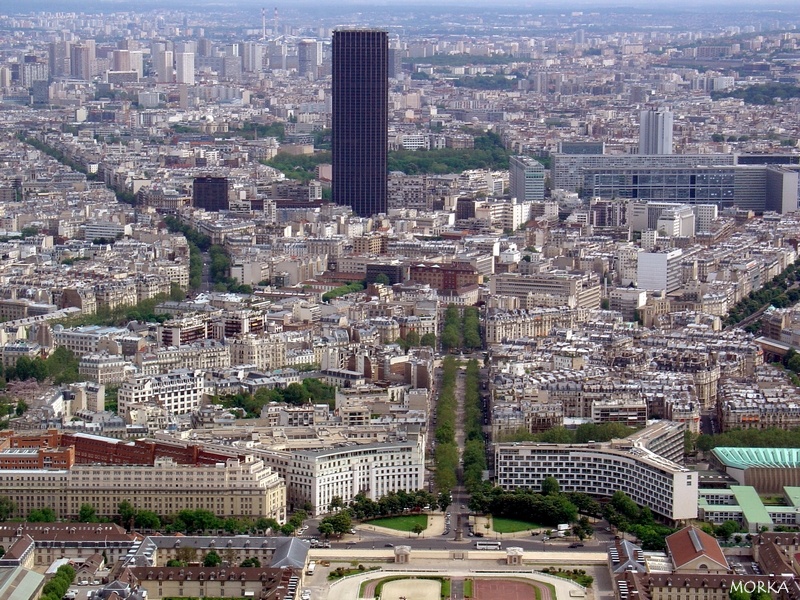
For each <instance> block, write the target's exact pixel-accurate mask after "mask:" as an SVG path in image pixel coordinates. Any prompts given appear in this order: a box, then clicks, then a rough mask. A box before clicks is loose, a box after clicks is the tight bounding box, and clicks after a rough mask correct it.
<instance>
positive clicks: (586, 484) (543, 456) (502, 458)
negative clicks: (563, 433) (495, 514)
mask: <svg viewBox="0 0 800 600" xmlns="http://www.w3.org/2000/svg"><path fill="white" fill-rule="evenodd" d="M598 446H599V445H598ZM495 470H496V474H497V485H499V486H500V487H502V488H504V489H515V488H529V489H535V490H538V489H540V488H541V485H542V480H544V478H545V477H555V478H556V479H557V480H558V483H559V485H560V487H561V491H563V492H582V493H585V494H592V495H596V496H597V495H599V496H612V495H613V494H614V492H616V491H618V490H619V491H622V492H625V493H626V494H627V495H628V496H630V498H631V499H632V500H633V501H634V502H636V503H637V504H639V505H641V506H647V507H649V508H650V510H652V511H653V512H655V513H658V514H659V515H662V516H664V517H666V518H667V519H669V520H671V521H678V520H681V519H695V518H697V493H698V492H697V490H698V478H697V473H696V472H692V471H689V470H688V469H686V468H684V467H682V466H681V465H679V464H677V463H674V462H672V461H669V460H667V459H665V458H662V457H660V456H658V455H657V454H654V453H652V452H650V451H649V450H645V449H643V448H636V447H634V448H629V449H612V448H610V447H605V448H600V447H592V445H591V444H588V445H585V446H578V445H574V446H567V445H560V444H534V443H508V444H498V445H497V447H496V460H495Z"/></svg>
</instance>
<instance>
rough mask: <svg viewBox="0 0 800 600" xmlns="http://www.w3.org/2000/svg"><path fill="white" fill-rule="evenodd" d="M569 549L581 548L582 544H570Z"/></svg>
mask: <svg viewBox="0 0 800 600" xmlns="http://www.w3.org/2000/svg"><path fill="white" fill-rule="evenodd" d="M569 547H570V548H583V544H581V543H580V542H573V543H572V544H570V545H569Z"/></svg>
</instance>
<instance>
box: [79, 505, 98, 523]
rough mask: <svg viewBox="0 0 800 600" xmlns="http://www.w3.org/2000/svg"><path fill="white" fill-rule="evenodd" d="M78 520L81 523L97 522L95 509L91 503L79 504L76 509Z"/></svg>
mask: <svg viewBox="0 0 800 600" xmlns="http://www.w3.org/2000/svg"><path fill="white" fill-rule="evenodd" d="M78 521H80V522H81V523H97V521H98V518H97V511H96V510H95V508H94V506H92V505H91V504H81V508H80V510H79V511H78Z"/></svg>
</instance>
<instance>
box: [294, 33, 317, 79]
mask: <svg viewBox="0 0 800 600" xmlns="http://www.w3.org/2000/svg"><path fill="white" fill-rule="evenodd" d="M321 64H322V42H318V41H317V40H301V41H300V42H298V43H297V72H298V74H299V75H300V76H301V77H306V76H308V75H311V76H312V77H314V79H316V78H317V69H318V68H319V66H320V65H321Z"/></svg>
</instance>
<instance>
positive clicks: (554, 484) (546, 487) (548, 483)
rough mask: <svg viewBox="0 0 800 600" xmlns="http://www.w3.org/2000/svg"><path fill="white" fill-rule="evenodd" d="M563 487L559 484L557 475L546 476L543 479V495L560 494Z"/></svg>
mask: <svg viewBox="0 0 800 600" xmlns="http://www.w3.org/2000/svg"><path fill="white" fill-rule="evenodd" d="M560 490H561V487H560V486H559V485H558V479H556V478H555V477H545V478H544V479H542V495H543V496H550V495H555V494H558V492H559V491H560Z"/></svg>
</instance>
